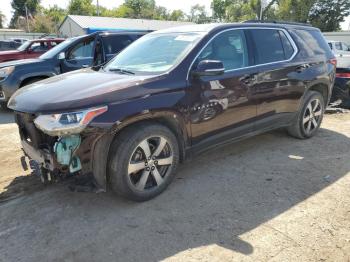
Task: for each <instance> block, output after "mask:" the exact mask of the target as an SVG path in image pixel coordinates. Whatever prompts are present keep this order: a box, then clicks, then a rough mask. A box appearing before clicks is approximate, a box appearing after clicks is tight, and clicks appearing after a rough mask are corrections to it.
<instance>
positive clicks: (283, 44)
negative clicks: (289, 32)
mask: <svg viewBox="0 0 350 262" xmlns="http://www.w3.org/2000/svg"><path fill="white" fill-rule="evenodd" d="M249 32H250V34H251V37H252V38H253V41H254V43H255V48H256V54H255V64H266V63H271V62H278V61H283V60H287V59H289V58H290V57H291V56H292V54H293V53H294V49H293V47H292V45H291V43H290V42H289V40H288V38H287V37H286V35H285V34H284V33H283V32H282V31H281V30H275V29H251V30H249Z"/></svg>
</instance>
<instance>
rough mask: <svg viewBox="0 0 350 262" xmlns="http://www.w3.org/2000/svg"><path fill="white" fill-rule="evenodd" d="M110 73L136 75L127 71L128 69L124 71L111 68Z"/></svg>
mask: <svg viewBox="0 0 350 262" xmlns="http://www.w3.org/2000/svg"><path fill="white" fill-rule="evenodd" d="M109 71H110V72H118V73H121V74H125V75H135V73H134V72H132V71H129V70H126V69H122V68H111V69H109Z"/></svg>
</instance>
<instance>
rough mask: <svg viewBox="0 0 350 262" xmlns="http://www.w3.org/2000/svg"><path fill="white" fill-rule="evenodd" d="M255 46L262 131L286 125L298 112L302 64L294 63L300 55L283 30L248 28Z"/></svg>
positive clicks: (256, 97) (254, 94)
mask: <svg viewBox="0 0 350 262" xmlns="http://www.w3.org/2000/svg"><path fill="white" fill-rule="evenodd" d="M247 34H248V36H249V41H250V42H251V43H252V45H253V46H254V61H255V62H254V64H255V67H256V69H257V71H258V74H257V78H256V84H255V86H254V90H252V98H253V99H254V100H255V101H256V104H257V122H256V124H255V128H256V129H258V130H263V129H269V128H271V126H274V127H276V126H278V125H284V124H286V123H288V122H289V121H290V118H291V117H292V115H293V114H292V113H294V112H296V111H297V110H298V105H299V99H300V95H301V94H302V92H300V90H299V89H300V88H304V87H303V85H300V80H298V77H297V74H298V72H299V71H300V72H301V71H302V70H303V67H304V66H307V65H304V64H303V63H301V62H297V61H293V59H292V58H293V57H294V56H295V54H296V52H297V48H296V46H295V43H294V42H293V40H292V39H291V37H290V36H289V34H288V32H287V31H286V30H284V29H279V28H276V29H274V28H252V29H247Z"/></svg>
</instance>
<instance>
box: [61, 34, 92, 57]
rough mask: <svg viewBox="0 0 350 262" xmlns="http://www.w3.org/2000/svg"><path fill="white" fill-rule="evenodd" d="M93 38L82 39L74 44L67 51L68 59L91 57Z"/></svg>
mask: <svg viewBox="0 0 350 262" xmlns="http://www.w3.org/2000/svg"><path fill="white" fill-rule="evenodd" d="M94 40H95V39H94V38H89V39H84V40H83V41H81V42H79V43H78V44H77V45H75V46H74V47H73V48H72V49H71V50H70V51H69V53H68V56H67V57H68V60H71V59H76V58H88V57H92V51H93V50H92V49H93V47H94Z"/></svg>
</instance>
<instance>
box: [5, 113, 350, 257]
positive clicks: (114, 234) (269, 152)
mask: <svg viewBox="0 0 350 262" xmlns="http://www.w3.org/2000/svg"><path fill="white" fill-rule="evenodd" d="M20 155H21V150H20V146H19V139H18V135H17V130H16V126H15V125H14V124H13V120H12V115H11V114H9V113H7V114H5V113H1V114H0V261H6V262H7V261H123V262H124V261H159V260H166V261H198V260H200V261H349V260H350V190H349V188H350V114H334V115H327V116H326V117H325V120H324V123H323V128H322V129H321V130H320V132H319V134H318V135H317V136H316V137H314V138H313V139H310V140H306V141H301V140H296V139H293V138H290V137H288V136H287V135H286V134H285V133H284V132H283V131H275V132H272V133H268V134H264V135H260V136H258V137H254V138H250V139H248V140H245V141H243V142H240V143H236V144H232V145H229V146H226V147H223V148H218V149H215V150H212V151H210V152H207V153H205V154H203V155H200V156H198V157H196V158H195V159H193V160H192V161H191V162H188V163H186V164H184V165H182V166H181V167H180V169H179V171H178V175H177V179H176V180H175V181H174V182H173V184H172V185H171V186H170V187H169V188H168V190H167V191H165V192H164V193H163V194H162V195H160V196H159V197H157V198H156V199H154V200H151V201H148V202H145V203H133V202H128V201H125V200H123V199H120V198H118V197H115V196H114V195H113V194H112V193H101V194H95V193H73V192H70V191H69V189H68V188H67V184H66V183H57V184H54V185H50V186H46V187H45V186H43V185H41V183H40V181H39V179H38V178H37V177H35V176H34V175H30V173H29V172H24V171H22V170H21V166H20V162H19V157H20Z"/></svg>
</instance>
